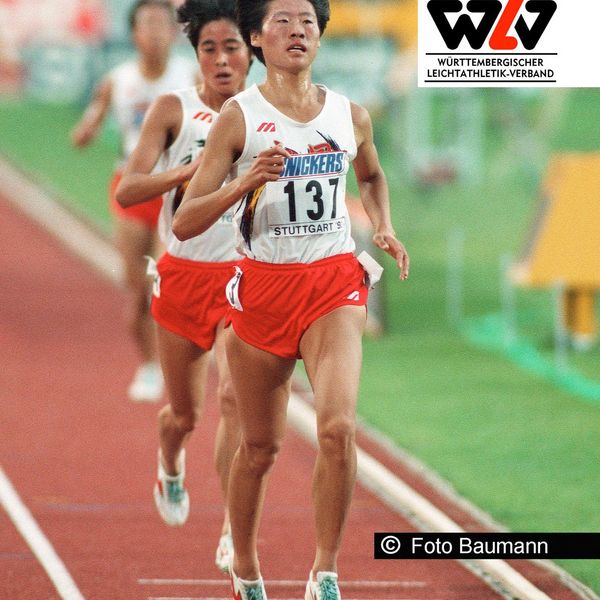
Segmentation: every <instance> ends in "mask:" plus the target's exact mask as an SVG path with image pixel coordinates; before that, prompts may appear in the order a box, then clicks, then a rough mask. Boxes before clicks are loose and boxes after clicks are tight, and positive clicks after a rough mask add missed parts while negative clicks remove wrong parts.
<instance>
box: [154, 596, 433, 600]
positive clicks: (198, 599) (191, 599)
mask: <svg viewBox="0 0 600 600" xmlns="http://www.w3.org/2000/svg"><path fill="white" fill-rule="evenodd" d="M147 600H229V596H227V597H224V596H218V597H210V598H208V597H206V596H148V598H147ZM269 600H298V598H297V597H296V598H271V597H269ZM345 600H389V599H387V598H381V599H379V598H346V599H345ZM395 600H422V599H419V598H395ZM428 600H442V599H441V598H429V599H428Z"/></svg>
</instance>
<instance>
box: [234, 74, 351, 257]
mask: <svg viewBox="0 0 600 600" xmlns="http://www.w3.org/2000/svg"><path fill="white" fill-rule="evenodd" d="M321 87H322V89H324V91H325V93H326V99H325V104H324V106H323V109H322V110H321V112H320V113H319V115H318V116H317V117H316V118H315V119H313V120H312V121H310V122H308V123H299V122H297V121H294V120H293V119H291V118H289V117H287V116H286V115H284V114H283V113H281V112H279V111H278V110H277V109H276V108H275V107H274V106H273V105H271V104H270V103H269V102H267V101H266V100H265V98H264V97H263V95H262V94H261V92H260V90H259V89H258V87H257V86H256V85H253V86H252V87H250V88H248V89H247V90H245V91H243V92H241V93H239V94H237V95H236V96H235V100H236V101H237V103H238V104H239V106H240V108H241V110H242V113H243V114H244V121H245V124H246V143H245V146H244V150H243V152H242V155H241V156H240V158H239V159H238V160H237V161H236V162H235V164H234V170H233V172H232V176H235V175H236V174H237V175H243V174H244V173H245V172H247V171H248V169H249V168H250V166H251V165H252V162H253V161H254V158H255V157H256V155H257V154H258V153H259V152H261V151H263V150H266V149H267V148H270V147H272V146H273V145H275V144H276V143H280V144H281V145H283V146H285V148H287V149H288V151H289V152H290V153H291V154H293V156H292V157H291V158H289V159H287V160H286V164H285V168H284V171H283V173H282V175H281V177H280V178H279V180H278V181H275V182H269V183H267V184H266V185H265V186H264V187H263V188H261V189H259V190H255V192H254V193H250V194H248V195H247V196H246V197H245V198H243V199H242V200H241V202H240V203H239V205H237V206H236V212H235V216H234V221H235V225H236V237H237V244H238V250H239V251H240V252H241V253H243V254H245V255H246V256H248V257H250V258H254V259H255V260H259V261H263V262H269V263H310V262H313V261H315V260H320V259H323V258H327V257H329V256H334V255H336V254H342V253H345V252H352V251H353V250H354V247H355V246H354V241H353V239H352V236H351V231H350V218H349V216H348V210H347V208H346V202H345V198H346V174H347V173H348V170H349V167H350V163H351V161H352V160H354V158H355V157H356V140H355V138H354V127H353V125H352V115H351V110H350V102H349V101H348V99H347V98H346V97H344V96H341V95H340V94H336V93H335V92H332V91H331V90H328V89H327V88H325V87H323V86H321ZM252 200H254V201H255V203H256V204H255V210H254V218H253V220H252V226H251V232H250V231H249V227H248V223H249V219H248V214H249V210H250V209H249V207H248V204H249V203H251V202H252Z"/></svg>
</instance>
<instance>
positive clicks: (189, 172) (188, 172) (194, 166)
mask: <svg viewBox="0 0 600 600" xmlns="http://www.w3.org/2000/svg"><path fill="white" fill-rule="evenodd" d="M201 164H202V154H200V156H198V158H196V160H193V161H192V162H191V163H190V164H189V165H185V166H183V167H181V169H180V171H179V177H180V179H181V183H184V182H186V181H189V180H190V179H191V178H192V177H193V175H194V173H195V172H196V171H197V170H198V168H199V167H200V165H201Z"/></svg>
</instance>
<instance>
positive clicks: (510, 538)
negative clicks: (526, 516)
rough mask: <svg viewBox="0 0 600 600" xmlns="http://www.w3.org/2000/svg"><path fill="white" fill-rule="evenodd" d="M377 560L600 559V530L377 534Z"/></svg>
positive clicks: (375, 550) (375, 546)
mask: <svg viewBox="0 0 600 600" xmlns="http://www.w3.org/2000/svg"><path fill="white" fill-rule="evenodd" d="M374 554H375V558H376V559H411V558H418V559H423V558H437V559H439V558H451V559H461V558H465V559H469V558H500V559H507V558H511V559H514V558H523V559H535V558H539V559H544V558H549V559H555V558H562V559H567V558H576V559H600V533H514V532H510V533H375V534H374Z"/></svg>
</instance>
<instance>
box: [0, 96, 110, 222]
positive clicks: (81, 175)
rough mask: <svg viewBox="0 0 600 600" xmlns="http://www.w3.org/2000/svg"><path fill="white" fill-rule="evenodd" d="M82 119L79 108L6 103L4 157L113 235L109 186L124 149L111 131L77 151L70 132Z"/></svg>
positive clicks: (0, 136)
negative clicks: (72, 144)
mask: <svg viewBox="0 0 600 600" xmlns="http://www.w3.org/2000/svg"><path fill="white" fill-rule="evenodd" d="M79 116H80V110H79V109H77V108H73V107H64V106H53V105H46V104H42V103H35V102H2V103H1V104H0V153H2V154H4V155H5V156H6V157H8V158H9V159H10V160H11V161H12V162H13V163H14V164H15V165H17V166H21V167H23V168H25V169H27V170H28V171H29V172H30V173H32V174H33V175H34V177H35V179H36V180H37V181H39V182H40V183H41V184H42V185H44V186H46V187H47V188H49V189H50V190H52V191H53V192H56V193H57V195H58V196H59V197H60V198H61V199H62V200H64V202H65V203H66V204H67V205H69V206H71V207H72V208H74V209H76V210H78V211H80V212H83V214H85V215H86V216H88V217H89V218H91V219H92V220H93V221H94V222H95V223H96V224H98V225H99V226H100V227H101V228H102V229H104V230H105V231H108V229H109V228H110V213H109V210H108V200H107V194H108V181H109V179H110V174H111V172H112V169H113V166H114V164H115V160H116V157H117V149H118V145H117V142H116V139H115V137H114V134H112V132H111V130H110V128H108V127H107V128H105V130H104V131H103V133H102V135H101V136H100V139H99V140H98V142H97V143H94V144H93V145H91V146H90V147H88V148H86V149H84V150H76V149H75V148H73V147H72V146H71V145H70V143H69V131H70V129H71V127H72V126H73V125H74V124H75V122H76V121H77V119H78V118H79Z"/></svg>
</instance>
